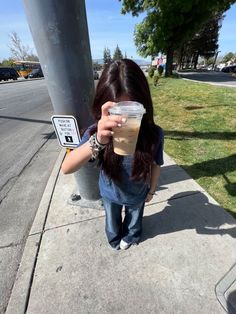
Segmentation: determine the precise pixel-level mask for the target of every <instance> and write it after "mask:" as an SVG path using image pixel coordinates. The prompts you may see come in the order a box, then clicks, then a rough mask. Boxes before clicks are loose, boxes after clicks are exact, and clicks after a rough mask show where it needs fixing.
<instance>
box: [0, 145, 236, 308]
mask: <svg viewBox="0 0 236 314" xmlns="http://www.w3.org/2000/svg"><path fill="white" fill-rule="evenodd" d="M63 156H64V151H62V152H61V154H60V156H59V158H58V160H57V163H56V165H55V167H54V170H53V173H52V175H51V177H50V179H49V182H48V185H47V187H46V189H45V193H44V196H43V198H42V201H41V204H40V207H39V210H38V213H37V216H36V218H35V221H34V223H33V226H32V229H31V231H30V235H29V237H28V239H27V243H26V247H25V250H24V254H23V258H22V262H21V265H20V267H19V271H18V274H17V279H16V282H15V285H14V288H13V291H12V295H11V299H10V302H9V304H8V308H7V312H6V313H7V314H18V313H19V314H21V313H22V314H23V313H28V314H41V313H44V314H69V313H71V314H78V313H79V314H85V313H91V314H96V313H99V314H103V313H111V314H116V313H122V314H127V313H130V314H146V313H147V314H150V313H158V314H160V313H164V314H166V313H167V314H169V313H171V314H172V313H175V314H176V313H180V314H195V313H196V314H209V313H214V314H218V313H219V314H220V313H222V314H223V313H225V310H224V308H225V309H228V310H229V313H231V314H232V313H236V267H235V263H236V250H235V247H236V245H235V242H236V241H235V238H236V220H235V219H233V218H232V217H231V215H230V214H228V213H227V212H226V211H225V210H223V209H222V208H221V207H220V206H219V205H218V204H217V203H216V202H215V201H214V200H213V199H212V198H211V197H210V196H209V195H208V194H207V193H206V192H205V191H204V190H203V189H202V188H201V187H200V186H199V185H198V184H197V183H196V182H195V181H194V180H192V179H191V178H190V177H189V176H188V175H187V174H186V173H185V172H184V171H183V170H182V169H181V168H180V167H178V166H177V165H176V164H175V163H174V161H173V160H172V159H170V158H169V157H168V156H167V155H165V165H164V166H163V168H162V174H161V180H160V184H159V189H158V192H157V195H155V197H154V198H153V201H152V202H151V203H148V204H147V205H146V207H145V214H144V220H143V237H142V241H141V243H140V244H139V245H138V246H132V247H131V248H130V249H128V250H126V251H121V250H120V251H114V250H112V249H110V247H109V246H108V244H107V241H106V238H105V233H104V212H103V211H98V210H95V209H86V208H79V207H77V206H72V205H68V204H67V200H68V198H69V196H70V194H71V193H72V191H73V190H74V187H75V182H74V176H73V175H67V176H65V175H62V174H61V173H59V175H58V172H59V168H60V164H61V161H62V159H63ZM227 299H228V301H227ZM26 309H27V311H26Z"/></svg>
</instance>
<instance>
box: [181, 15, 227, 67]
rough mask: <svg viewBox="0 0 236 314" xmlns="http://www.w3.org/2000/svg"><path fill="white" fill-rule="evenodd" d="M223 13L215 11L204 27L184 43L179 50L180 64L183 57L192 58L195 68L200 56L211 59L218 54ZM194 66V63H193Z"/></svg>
mask: <svg viewBox="0 0 236 314" xmlns="http://www.w3.org/2000/svg"><path fill="white" fill-rule="evenodd" d="M222 20H223V14H222V12H220V13H215V14H214V15H213V16H212V17H211V18H210V19H209V20H207V21H206V23H204V24H203V26H202V28H201V29H200V30H199V31H198V32H197V33H196V34H195V35H194V36H193V38H192V39H191V40H190V41H188V42H187V43H184V44H183V46H182V47H181V50H180V52H179V65H180V67H181V64H182V62H183V59H185V60H186V59H187V60H188V59H190V60H191V61H192V63H193V64H194V69H196V67H197V63H198V58H199V56H201V57H203V58H205V59H209V58H212V57H213V56H214V55H216V53H217V50H218V47H219V45H218V37H219V30H220V28H221V25H222ZM191 66H192V64H191Z"/></svg>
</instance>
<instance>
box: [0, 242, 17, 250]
mask: <svg viewBox="0 0 236 314" xmlns="http://www.w3.org/2000/svg"><path fill="white" fill-rule="evenodd" d="M21 244H23V242H19V243H13V242H11V243H9V244H7V245H2V246H0V249H6V248H9V247H15V246H18V245H21Z"/></svg>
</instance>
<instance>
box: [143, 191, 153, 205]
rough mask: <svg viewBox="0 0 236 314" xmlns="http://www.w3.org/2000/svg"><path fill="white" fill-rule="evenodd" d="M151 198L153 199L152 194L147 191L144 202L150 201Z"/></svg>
mask: <svg viewBox="0 0 236 314" xmlns="http://www.w3.org/2000/svg"><path fill="white" fill-rule="evenodd" d="M152 199H153V195H152V194H149V193H148V195H147V197H146V199H145V202H146V203H148V202H150V201H151V200H152Z"/></svg>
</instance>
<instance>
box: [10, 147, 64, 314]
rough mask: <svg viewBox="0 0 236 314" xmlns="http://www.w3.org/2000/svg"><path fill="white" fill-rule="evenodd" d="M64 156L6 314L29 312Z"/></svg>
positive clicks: (30, 238) (44, 198) (52, 179)
mask: <svg viewBox="0 0 236 314" xmlns="http://www.w3.org/2000/svg"><path fill="white" fill-rule="evenodd" d="M64 156H65V150H64V149H62V150H61V152H60V154H59V156H58V158H57V160H56V163H55V165H54V168H53V170H52V173H51V175H50V177H49V179H48V182H47V185H46V187H45V190H44V193H43V196H42V199H41V202H40V204H39V208H38V211H37V214H36V216H35V219H34V222H33V225H32V227H31V230H30V233H29V235H28V238H27V240H26V244H25V248H24V251H23V255H22V259H21V262H20V265H19V268H18V271H17V274H16V279H15V283H14V286H13V289H12V292H11V296H10V299H9V302H8V305H7V310H6V314H16V313H17V314H25V313H26V311H27V306H28V301H29V298H30V289H31V285H32V282H33V276H34V270H35V266H36V262H37V256H38V252H39V249H40V243H41V240H42V235H43V231H44V226H45V223H46V219H47V214H48V211H49V208H50V203H51V199H52V196H53V192H54V189H55V186H56V183H57V179H58V175H59V172H60V168H61V163H62V161H63V159H64Z"/></svg>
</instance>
